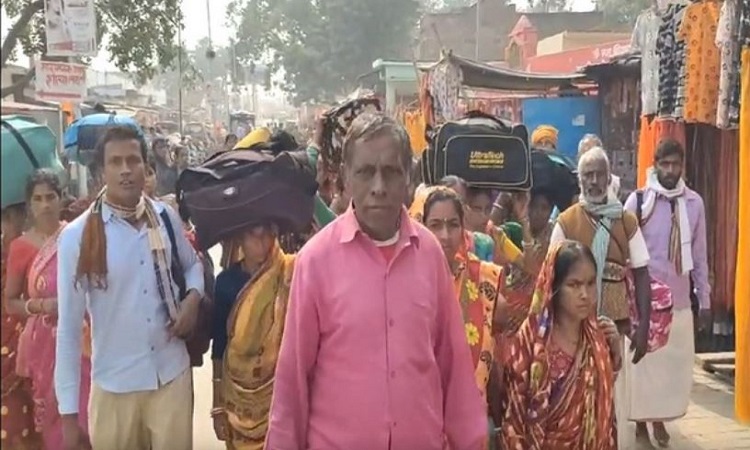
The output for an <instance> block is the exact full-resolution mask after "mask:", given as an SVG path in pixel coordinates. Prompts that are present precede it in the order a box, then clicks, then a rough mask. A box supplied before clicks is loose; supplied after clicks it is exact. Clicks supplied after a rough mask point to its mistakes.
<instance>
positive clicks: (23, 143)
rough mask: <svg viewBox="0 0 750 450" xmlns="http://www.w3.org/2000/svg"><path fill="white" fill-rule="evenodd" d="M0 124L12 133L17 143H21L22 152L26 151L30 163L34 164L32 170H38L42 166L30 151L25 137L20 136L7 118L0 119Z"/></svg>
mask: <svg viewBox="0 0 750 450" xmlns="http://www.w3.org/2000/svg"><path fill="white" fill-rule="evenodd" d="M0 125H2V126H3V127H4V128H5V129H6V130H8V131H9V132H10V134H12V135H13V137H14V138H16V141H18V144H19V145H21V148H22V149H23V152H24V153H26V157H27V158H29V161H30V162H31V165H32V166H34V170H39V169H40V168H41V167H42V166H41V165H40V164H39V160H38V159H36V156H35V155H34V152H32V151H31V147H29V144H28V143H27V142H26V139H24V138H23V136H21V133H19V132H18V130H16V128H15V127H14V126H13V125H11V124H10V123H9V122H8V121H7V120H3V121H1V122H0Z"/></svg>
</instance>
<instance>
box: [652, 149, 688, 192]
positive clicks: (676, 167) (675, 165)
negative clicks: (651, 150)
mask: <svg viewBox="0 0 750 450" xmlns="http://www.w3.org/2000/svg"><path fill="white" fill-rule="evenodd" d="M654 167H655V168H656V177H657V178H658V180H659V184H661V185H662V186H663V187H664V188H665V189H674V188H675V187H677V183H679V181H680V178H682V170H683V167H684V161H683V160H682V157H681V156H680V155H669V156H665V157H663V158H661V159H659V160H657V161H656V162H655V164H654Z"/></svg>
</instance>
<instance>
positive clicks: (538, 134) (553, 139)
mask: <svg viewBox="0 0 750 450" xmlns="http://www.w3.org/2000/svg"><path fill="white" fill-rule="evenodd" d="M558 134H559V131H557V128H555V127H553V126H552V125H539V126H538V127H536V130H534V132H533V133H531V146H532V147H541V146H543V145H544V144H545V143H550V144H552V145H554V147H555V148H557V136H558Z"/></svg>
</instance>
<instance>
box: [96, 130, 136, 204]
mask: <svg viewBox="0 0 750 450" xmlns="http://www.w3.org/2000/svg"><path fill="white" fill-rule="evenodd" d="M102 177H103V179H104V184H105V185H106V186H107V196H108V197H109V198H110V200H111V201H113V202H114V203H117V204H119V205H122V206H135V205H136V204H137V203H138V200H139V199H140V197H141V194H142V193H143V186H144V183H145V179H146V170H145V164H144V161H143V155H142V154H141V143H140V142H138V140H136V139H131V140H127V141H111V142H109V143H107V145H106V146H105V147H104V164H103V168H102Z"/></svg>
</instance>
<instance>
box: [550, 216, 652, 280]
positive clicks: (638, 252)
mask: <svg viewBox="0 0 750 450" xmlns="http://www.w3.org/2000/svg"><path fill="white" fill-rule="evenodd" d="M565 239H567V238H566V237H565V231H563V229H562V227H561V226H560V223H556V224H555V228H553V229H552V235H551V236H550V239H549V242H550V248H552V246H553V245H554V244H556V243H558V242H560V241H564V240H565ZM628 252H629V253H630V261H628V265H629V266H630V268H631V269H639V268H641V267H646V266H648V262H649V259H650V257H649V254H648V247H647V246H646V240H645V239H644V238H643V233H642V232H641V228H640V227H638V229H636V231H635V234H634V235H633V237H631V238H630V240H629V241H628Z"/></svg>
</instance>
